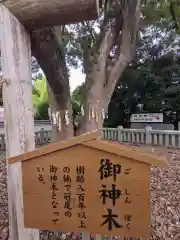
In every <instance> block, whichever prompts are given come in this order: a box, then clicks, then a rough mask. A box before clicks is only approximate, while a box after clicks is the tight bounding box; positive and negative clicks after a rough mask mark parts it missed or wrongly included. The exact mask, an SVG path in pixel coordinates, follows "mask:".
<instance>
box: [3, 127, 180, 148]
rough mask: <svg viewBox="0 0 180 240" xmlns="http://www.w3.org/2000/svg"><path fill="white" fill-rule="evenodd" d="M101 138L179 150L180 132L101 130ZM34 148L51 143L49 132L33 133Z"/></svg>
mask: <svg viewBox="0 0 180 240" xmlns="http://www.w3.org/2000/svg"><path fill="white" fill-rule="evenodd" d="M102 137H103V138H104V139H107V140H113V141H119V142H123V143H128V142H129V143H137V144H145V145H152V146H164V147H173V148H180V131H168V130H149V131H147V130H145V129H127V128H124V129H123V128H103V129H102ZM35 142H36V146H42V145H46V144H48V143H50V142H51V131H45V130H44V129H43V128H42V129H41V131H37V132H35ZM5 147H6V146H5V137H4V134H0V149H5Z"/></svg>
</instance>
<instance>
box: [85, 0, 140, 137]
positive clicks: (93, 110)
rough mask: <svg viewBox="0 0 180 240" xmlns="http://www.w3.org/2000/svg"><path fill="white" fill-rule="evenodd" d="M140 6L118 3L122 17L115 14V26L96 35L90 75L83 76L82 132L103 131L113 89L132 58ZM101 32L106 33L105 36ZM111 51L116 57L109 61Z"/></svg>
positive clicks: (136, 1)
mask: <svg viewBox="0 0 180 240" xmlns="http://www.w3.org/2000/svg"><path fill="white" fill-rule="evenodd" d="M140 3H141V0H129V1H126V3H124V4H122V3H117V7H116V8H117V9H118V7H120V12H121V14H119V13H117V16H116V17H115V21H114V22H115V23H114V22H113V21H112V23H111V24H109V23H108V27H107V25H105V26H104V28H103V29H102V34H100V35H99V40H98V41H97V42H98V43H99V47H98V49H97V46H96V48H95V53H94V55H93V58H92V57H91V59H90V60H89V62H90V64H91V63H92V62H93V63H94V64H93V66H92V69H91V71H90V72H87V73H86V83H85V86H86V92H87V95H86V101H85V121H84V123H83V124H82V132H90V131H92V130H95V129H100V128H101V127H102V125H103V121H104V115H105V113H106V112H107V109H108V105H109V102H110V100H111V96H112V94H113V92H114V89H115V86H116V84H117V82H118V81H119V79H120V77H121V75H122V73H123V71H124V70H125V69H126V67H127V66H128V65H129V63H130V62H131V61H132V59H133V57H134V54H135V50H136V34H137V30H138V27H139V20H140ZM104 29H106V30H104ZM103 31H105V34H104V36H103ZM102 36H103V37H102ZM112 49H113V51H115V53H114V56H113V57H112V59H111V60H109V54H110V52H111V51H112ZM114 49H115V50H114ZM86 62H87V60H86Z"/></svg>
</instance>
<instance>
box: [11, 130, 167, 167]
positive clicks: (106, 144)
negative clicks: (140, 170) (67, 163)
mask: <svg viewBox="0 0 180 240" xmlns="http://www.w3.org/2000/svg"><path fill="white" fill-rule="evenodd" d="M98 138H99V133H98V132H91V133H87V134H84V135H80V136H78V137H73V138H70V139H68V140H65V141H60V142H57V143H52V144H49V145H47V146H44V147H42V148H38V149H35V150H34V151H31V152H26V153H23V154H21V155H18V156H15V157H11V158H9V159H8V162H9V163H10V164H12V163H16V162H20V161H25V160H30V159H33V158H37V157H40V156H43V155H46V154H50V153H53V152H56V151H60V150H63V149H68V148H70V147H73V146H77V145H84V146H87V147H90V148H94V149H96V150H101V151H105V152H108V153H111V154H114V155H118V156H121V157H125V158H128V159H132V160H135V161H140V162H142V163H146V164H149V165H155V166H159V167H167V166H168V165H169V164H168V162H167V161H166V159H165V158H163V157H160V156H157V155H155V154H149V153H146V152H143V151H142V150H141V149H139V150H137V149H132V148H129V147H128V146H124V145H123V146H122V145H121V144H115V143H113V142H111V141H105V140H99V139H98Z"/></svg>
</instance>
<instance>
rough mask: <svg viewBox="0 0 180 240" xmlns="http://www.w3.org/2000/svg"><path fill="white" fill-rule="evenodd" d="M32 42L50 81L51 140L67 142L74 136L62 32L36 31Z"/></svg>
mask: <svg viewBox="0 0 180 240" xmlns="http://www.w3.org/2000/svg"><path fill="white" fill-rule="evenodd" d="M57 32H58V33H57ZM58 34H59V35H58ZM31 42H32V51H33V54H34V56H35V57H36V59H37V61H38V63H39V65H40V66H41V68H42V69H43V71H44V73H45V75H46V78H47V80H48V85H49V97H50V105H51V113H52V128H53V132H52V135H53V138H52V141H58V140H63V139H66V138H68V137H71V136H73V135H74V133H73V123H72V108H71V101H70V89H69V75H68V71H67V67H66V61H65V53H64V46H63V43H62V42H61V29H60V28H53V29H49V30H41V31H36V32H33V33H32V36H31Z"/></svg>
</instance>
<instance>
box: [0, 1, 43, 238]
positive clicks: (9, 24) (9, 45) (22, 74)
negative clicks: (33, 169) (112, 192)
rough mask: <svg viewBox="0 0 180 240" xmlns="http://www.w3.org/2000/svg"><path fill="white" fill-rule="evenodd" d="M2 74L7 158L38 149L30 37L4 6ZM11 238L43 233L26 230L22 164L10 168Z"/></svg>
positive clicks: (0, 13) (0, 10)
mask: <svg viewBox="0 0 180 240" xmlns="http://www.w3.org/2000/svg"><path fill="white" fill-rule="evenodd" d="M0 18H1V27H0V30H1V34H0V36H1V55H2V74H3V77H5V78H7V79H9V80H10V83H9V84H8V85H3V102H4V113H5V136H6V153H7V157H12V156H16V155H18V154H20V153H23V152H26V151H28V150H32V149H33V148H34V124H33V105H32V90H31V65H30V64H31V62H30V60H31V49H30V38H29V35H28V34H27V33H26V31H25V29H24V27H23V26H22V25H21V24H20V23H19V21H18V20H17V19H16V18H15V17H14V16H13V15H12V14H11V13H10V12H9V10H8V9H7V8H5V7H4V6H3V5H2V4H1V5H0ZM8 196H9V224H10V239H12V240H25V239H26V240H38V239H39V231H38V230H29V229H26V228H24V213H23V196H22V171H21V163H17V164H14V165H11V166H10V165H8Z"/></svg>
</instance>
